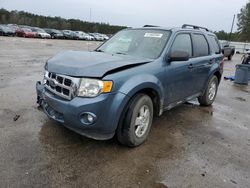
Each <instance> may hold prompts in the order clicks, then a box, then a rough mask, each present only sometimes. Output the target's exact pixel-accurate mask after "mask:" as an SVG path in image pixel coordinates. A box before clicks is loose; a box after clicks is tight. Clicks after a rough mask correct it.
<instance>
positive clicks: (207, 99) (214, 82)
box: [198, 76, 219, 106]
mask: <svg viewBox="0 0 250 188" xmlns="http://www.w3.org/2000/svg"><path fill="white" fill-rule="evenodd" d="M218 84H219V82H218V78H217V77H216V76H212V78H210V80H209V82H208V85H207V88H206V91H205V93H204V94H203V95H202V96H200V97H198V101H199V103H200V104H201V105H203V106H210V105H211V104H212V103H213V102H214V100H215V97H216V94H217V90H218Z"/></svg>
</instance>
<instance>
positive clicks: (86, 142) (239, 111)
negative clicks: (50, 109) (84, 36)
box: [0, 37, 250, 188]
mask: <svg viewBox="0 0 250 188" xmlns="http://www.w3.org/2000/svg"><path fill="white" fill-rule="evenodd" d="M97 45H98V43H96V42H84V41H66V40H42V39H23V38H8V37H0V187H84V188H85V187H86V188H92V187H156V188H157V187H211V188H212V187H226V188H229V187H249V186H250V86H239V85H235V84H234V83H233V82H231V81H225V80H222V82H221V85H220V87H219V91H218V95H217V98H216V101H215V103H214V104H213V106H211V107H200V106H199V105H198V103H197V102H196V101H193V102H192V103H190V104H184V105H181V106H179V107H177V108H175V109H172V110H171V111H167V112H165V113H164V114H163V115H162V116H161V117H159V118H156V119H155V120H154V122H153V127H152V130H151V133H150V136H149V138H148V140H147V142H146V143H145V144H143V145H141V146H140V147H137V148H133V149H132V148H127V147H124V146H121V145H120V144H118V142H117V141H116V139H112V140H108V141H95V140H91V139H87V138H85V137H82V136H80V135H78V134H76V133H74V132H72V131H70V130H68V129H66V128H64V127H63V126H61V125H60V124H57V123H55V122H53V121H51V120H49V119H48V118H47V117H46V115H44V113H42V112H41V111H40V110H38V109H37V105H36V91H35V83H36V81H38V80H41V79H42V76H43V66H44V63H45V61H46V60H47V59H48V58H49V57H51V56H53V55H54V54H56V53H57V52H59V51H63V50H88V49H89V50H90V49H93V48H95V46H97ZM240 57H241V56H240V55H237V56H235V57H234V58H233V61H226V62H225V71H224V75H223V76H226V75H227V76H229V75H233V74H234V70H235V68H234V66H235V64H237V63H239V62H240Z"/></svg>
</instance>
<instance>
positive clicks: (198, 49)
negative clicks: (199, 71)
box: [192, 34, 209, 57]
mask: <svg viewBox="0 0 250 188" xmlns="http://www.w3.org/2000/svg"><path fill="white" fill-rule="evenodd" d="M192 37H193V43H194V55H195V57H200V56H207V55H209V47H208V43H207V40H206V38H205V36H204V35H201V34H193V36H192Z"/></svg>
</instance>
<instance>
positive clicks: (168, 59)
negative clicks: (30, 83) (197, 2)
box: [36, 24, 224, 146]
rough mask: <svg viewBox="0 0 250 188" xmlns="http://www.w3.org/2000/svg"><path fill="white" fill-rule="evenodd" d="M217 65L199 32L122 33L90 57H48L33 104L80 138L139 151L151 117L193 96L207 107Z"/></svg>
mask: <svg viewBox="0 0 250 188" xmlns="http://www.w3.org/2000/svg"><path fill="white" fill-rule="evenodd" d="M223 64H224V61H223V55H222V53H221V48H220V45H219V42H218V40H217V37H216V36H215V35H214V34H213V33H212V32H210V31H209V30H208V29H206V28H203V27H199V26H193V25H187V24H185V25H183V26H182V28H162V27H153V26H149V27H148V26H146V27H143V28H137V29H134V28H129V29H125V30H122V31H120V32H118V33H117V34H116V35H114V36H113V37H112V38H111V39H109V40H108V41H107V42H105V43H103V44H102V45H101V46H99V47H98V48H97V49H96V50H94V51H92V52H83V51H67V52H62V53H59V54H57V55H56V56H54V57H52V58H51V59H49V60H48V61H47V63H46V64H45V74H44V79H43V81H42V83H41V82H37V85H36V90H37V98H38V103H39V104H40V105H41V106H42V108H43V111H44V112H45V113H46V114H47V115H48V116H49V117H50V118H51V119H53V120H55V121H57V122H60V123H62V124H63V125H64V126H66V127H67V128H69V129H71V130H73V131H75V132H77V133H79V134H81V135H84V136H87V137H89V138H93V139H98V140H105V139H110V138H112V137H113V136H114V135H116V136H117V138H118V140H119V142H120V143H122V144H124V145H127V146H138V145H140V144H142V143H143V142H144V141H145V140H146V138H147V136H148V134H149V132H150V129H151V125H152V120H153V117H154V116H160V115H161V114H162V113H163V112H164V111H165V110H170V109H171V108H173V107H175V106H177V105H180V104H182V103H185V102H186V101H189V100H192V99H195V98H198V101H199V103H200V104H201V105H205V106H209V105H211V104H212V103H213V102H214V100H215V97H216V93H217V89H218V85H219V83H220V80H221V75H222V72H223Z"/></svg>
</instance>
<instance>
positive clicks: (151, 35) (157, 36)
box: [144, 33, 163, 38]
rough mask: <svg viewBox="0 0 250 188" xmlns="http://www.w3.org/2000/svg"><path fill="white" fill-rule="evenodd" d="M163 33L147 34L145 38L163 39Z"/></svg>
mask: <svg viewBox="0 0 250 188" xmlns="http://www.w3.org/2000/svg"><path fill="white" fill-rule="evenodd" d="M162 35H163V34H162V33H145V35H144V37H152V38H161V37H162Z"/></svg>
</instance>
